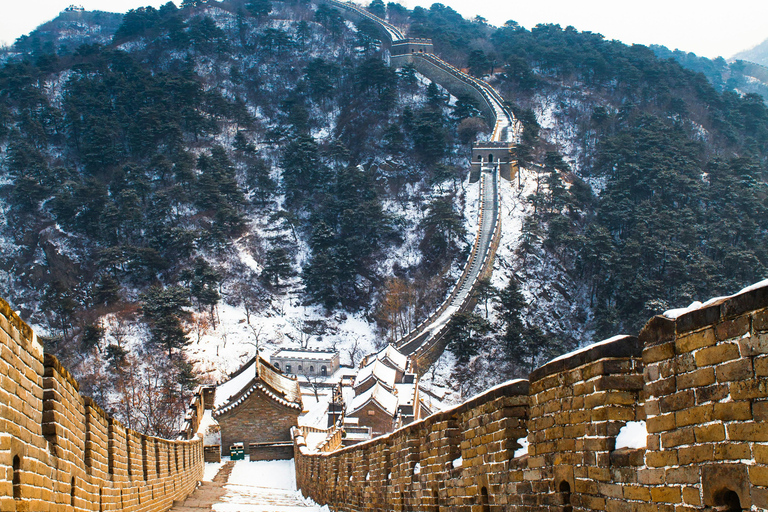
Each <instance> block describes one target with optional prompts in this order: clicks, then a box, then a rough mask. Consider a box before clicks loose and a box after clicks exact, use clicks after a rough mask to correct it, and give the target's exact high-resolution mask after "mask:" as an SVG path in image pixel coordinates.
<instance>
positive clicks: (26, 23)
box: [0, 0, 768, 58]
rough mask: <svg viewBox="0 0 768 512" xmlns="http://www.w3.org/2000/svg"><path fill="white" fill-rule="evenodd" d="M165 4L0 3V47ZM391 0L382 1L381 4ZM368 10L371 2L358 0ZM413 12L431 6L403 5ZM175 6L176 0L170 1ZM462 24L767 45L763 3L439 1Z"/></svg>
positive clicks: (121, 0)
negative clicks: (42, 31) (52, 25)
mask: <svg viewBox="0 0 768 512" xmlns="http://www.w3.org/2000/svg"><path fill="white" fill-rule="evenodd" d="M166 1H167V0H0V42H2V43H5V44H10V43H12V42H13V41H14V40H15V39H16V38H17V37H19V36H20V35H23V34H28V33H29V32H31V31H32V30H33V29H34V28H35V27H36V26H38V25H40V24H42V23H45V22H46V21H48V20H51V19H53V18H54V17H56V15H57V14H58V13H59V12H60V11H62V10H63V9H64V8H66V7H67V6H69V5H70V4H72V3H76V4H78V5H82V6H83V7H85V8H86V9H88V10H102V11H112V12H125V11H127V10H128V9H132V8H135V7H141V6H145V5H152V6H155V7H159V6H160V5H162V4H163V3H165V2H166ZM387 1H388V0H384V2H385V3H386V2H387ZM358 2H359V3H368V0H358ZM401 2H402V3H404V4H405V5H407V6H408V7H410V8H413V7H414V6H415V5H422V6H424V7H429V5H431V4H432V3H433V0H401ZM175 3H176V5H180V4H181V0H176V1H175ZM442 3H444V4H445V5H450V6H451V7H452V8H454V9H455V10H456V11H458V12H459V13H461V14H462V15H464V16H465V17H474V16H475V15H480V16H483V17H484V18H486V19H487V20H488V21H489V22H490V23H492V24H494V25H497V26H501V25H503V24H504V22H505V21H507V20H515V21H517V22H518V23H519V24H520V25H522V26H524V27H525V28H528V29H530V28H532V27H533V26H535V25H536V24H537V23H558V24H560V25H561V26H563V27H566V26H568V25H573V26H574V27H576V28H577V29H578V30H582V31H584V30H589V31H592V32H599V33H600V34H602V35H604V36H605V37H606V38H607V39H619V40H621V41H623V42H625V43H628V44H631V43H640V44H646V45H648V44H663V45H665V46H667V47H669V48H670V49H673V50H674V49H676V48H679V49H681V50H685V51H692V52H694V53H696V54H698V55H702V56H705V57H710V58H714V57H717V56H723V57H726V58H728V57H730V56H731V55H733V54H734V53H737V52H739V51H741V50H746V49H748V48H751V47H753V46H755V45H757V44H759V43H760V42H762V41H763V40H765V39H768V23H766V20H768V1H766V0H729V1H724V0H719V1H717V2H715V1H713V0H643V1H641V2H638V1H632V2H629V1H626V0H479V1H478V0H442Z"/></svg>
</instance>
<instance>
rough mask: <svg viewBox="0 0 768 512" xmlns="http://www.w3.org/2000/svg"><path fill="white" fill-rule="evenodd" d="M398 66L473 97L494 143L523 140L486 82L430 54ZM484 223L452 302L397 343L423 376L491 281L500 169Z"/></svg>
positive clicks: (352, 12)
mask: <svg viewBox="0 0 768 512" xmlns="http://www.w3.org/2000/svg"><path fill="white" fill-rule="evenodd" d="M325 1H326V2H327V3H328V4H330V5H332V6H334V7H338V8H340V9H341V10H342V11H341V12H342V13H343V14H344V15H346V16H347V17H349V18H351V19H353V20H359V19H361V18H366V19H369V20H371V21H373V22H374V23H376V24H377V26H379V28H380V29H381V32H382V34H384V35H385V37H386V38H387V39H388V40H389V43H390V44H392V43H396V42H398V41H399V42H404V41H405V40H406V38H405V36H404V34H403V32H402V31H400V30H399V29H398V28H397V27H394V26H393V25H392V24H390V23H388V22H387V21H385V20H383V19H381V18H379V17H377V16H375V15H373V14H371V13H369V12H368V11H366V10H365V9H364V8H362V7H360V6H358V5H356V4H353V3H351V2H341V1H339V0H325ZM390 63H391V64H392V65H393V66H398V67H399V66H403V65H405V64H406V63H411V64H413V65H414V66H415V67H416V69H417V70H418V71H419V72H420V73H422V74H423V75H425V76H426V77H427V78H429V79H431V80H433V81H434V82H436V83H439V84H440V85H442V86H443V87H445V88H446V89H447V90H448V91H449V92H451V93H452V94H454V95H457V94H468V95H470V96H471V97H473V98H474V99H475V100H476V101H477V102H478V104H479V105H480V106H481V110H482V112H483V114H484V115H485V117H486V119H487V120H488V121H489V123H490V125H491V126H493V132H492V136H491V142H499V141H509V142H516V141H517V140H518V139H519V133H520V130H521V128H520V125H519V123H518V122H517V120H516V119H515V117H514V115H513V114H512V112H511V111H510V110H509V108H507V107H506V105H505V104H504V100H503V99H502V97H501V95H500V94H499V93H498V92H497V91H496V90H495V89H494V88H493V87H491V86H490V85H488V84H487V83H486V82H484V81H483V80H480V79H478V78H475V77H473V76H470V75H468V74H466V73H464V72H462V71H461V70H459V69H458V68H456V67H454V66H452V65H451V64H449V63H447V62H445V61H444V60H442V59H440V58H439V57H437V56H436V55H433V54H430V53H411V54H404V55H397V56H395V55H393V56H391V57H390ZM481 179H482V184H481V187H482V192H481V208H480V219H479V222H478V230H477V236H476V237H475V243H474V244H473V246H472V251H471V253H470V256H469V258H468V260H467V262H466V263H465V265H464V271H463V272H462V275H461V277H460V278H459V280H458V281H457V283H456V285H455V286H454V287H453V289H452V290H451V292H450V293H449V295H448V297H447V298H446V299H445V301H443V303H442V304H441V305H440V306H438V308H437V309H436V310H435V311H434V312H433V313H432V314H431V315H430V316H429V317H428V318H427V319H426V320H424V321H423V322H421V323H420V324H419V325H418V326H416V327H415V328H414V329H413V330H411V332H409V333H408V334H406V335H405V336H403V338H401V339H400V340H398V341H396V342H395V345H396V346H397V347H398V349H399V350H400V351H401V352H403V353H404V354H406V355H409V356H411V359H412V360H413V362H414V366H415V368H416V371H417V373H419V374H423V373H424V372H425V371H426V370H427V369H428V368H429V367H430V366H431V365H432V363H433V362H434V361H436V360H437V359H438V358H439V357H440V355H441V354H442V352H443V350H444V349H445V345H446V343H447V340H446V338H445V335H446V333H447V331H448V324H449V322H450V319H451V318H452V317H453V315H455V314H456V313H459V312H463V311H468V310H471V309H472V308H473V307H474V305H475V301H476V299H475V297H474V290H475V288H476V286H477V283H478V281H479V280H480V279H481V278H483V277H485V276H489V275H490V273H491V271H492V269H493V259H494V257H495V254H496V249H497V248H498V244H499V240H500V237H501V216H500V213H501V212H500V209H499V169H498V168H494V167H488V168H485V169H484V172H482V177H481Z"/></svg>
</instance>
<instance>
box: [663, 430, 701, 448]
mask: <svg viewBox="0 0 768 512" xmlns="http://www.w3.org/2000/svg"><path fill="white" fill-rule="evenodd" d="M695 441H696V437H695V436H694V433H693V428H691V427H688V428H680V429H677V430H673V431H672V432H667V433H665V434H662V435H661V445H662V446H663V447H664V448H665V449H667V448H674V447H675V446H680V445H684V444H693V443H694V442H695Z"/></svg>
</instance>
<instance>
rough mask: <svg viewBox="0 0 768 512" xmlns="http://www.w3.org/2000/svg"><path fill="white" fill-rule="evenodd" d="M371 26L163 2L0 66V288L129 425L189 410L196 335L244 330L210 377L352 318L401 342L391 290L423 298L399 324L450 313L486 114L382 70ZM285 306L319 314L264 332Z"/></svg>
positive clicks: (154, 424) (310, 11)
mask: <svg viewBox="0 0 768 512" xmlns="http://www.w3.org/2000/svg"><path fill="white" fill-rule="evenodd" d="M372 31H373V29H372V28H371V27H370V26H366V25H364V24H361V26H360V27H355V26H354V25H352V24H348V23H346V22H344V20H343V19H342V18H341V17H340V15H339V13H338V12H337V11H335V10H333V9H329V8H328V7H326V6H320V7H317V6H314V5H310V4H308V3H302V2H293V3H275V4H270V3H269V2H237V1H233V2H223V3H217V2H212V3H205V2H185V5H184V6H183V7H182V8H181V9H179V8H177V7H176V6H175V5H174V4H172V3H168V4H166V5H165V6H163V7H162V8H160V9H153V8H145V9H138V10H135V11H131V12H129V13H127V14H126V15H125V17H124V18H123V21H122V23H121V25H120V26H119V27H118V28H117V29H116V31H115V33H114V38H113V40H112V42H110V43H109V44H107V45H98V44H84V45H81V46H79V47H78V48H77V49H76V50H75V51H74V52H71V53H70V52H62V53H61V54H58V53H48V52H46V48H45V46H44V45H43V46H40V47H36V48H34V49H33V50H32V51H30V52H27V53H25V54H23V55H22V56H20V57H17V58H12V59H11V60H10V61H9V62H8V63H6V65H5V66H4V67H3V69H2V70H0V95H2V98H3V105H4V108H3V110H2V131H1V132H0V136H1V137H2V140H1V142H2V150H3V157H4V159H3V162H4V165H3V175H4V178H5V179H4V186H3V189H2V197H3V200H4V203H5V205H6V207H5V208H4V220H5V222H4V223H3V233H2V235H3V253H2V267H3V271H4V278H3V280H2V281H3V285H2V288H3V289H2V294H3V296H5V297H8V298H9V299H10V300H11V301H12V303H13V304H14V306H15V307H16V308H18V309H21V311H22V314H23V315H24V316H25V317H26V318H30V319H31V320H32V321H33V322H34V323H35V324H36V325H37V326H38V329H39V330H40V331H41V332H42V333H43V334H46V333H47V335H46V336H45V337H44V338H43V341H44V343H45V344H46V346H47V347H48V349H49V350H51V351H53V353H55V354H57V355H58V356H59V357H60V358H62V359H64V361H65V363H66V364H67V366H68V367H70V368H73V369H75V371H76V373H77V374H78V377H79V378H80V381H81V384H83V386H84V388H85V391H86V393H88V394H95V395H98V398H99V401H100V403H103V404H112V406H113V407H114V408H115V411H113V412H116V413H118V414H121V415H122V417H123V418H124V420H125V421H126V422H127V423H128V424H129V425H137V426H141V427H142V428H144V429H147V428H149V429H154V430H155V431H159V430H162V429H163V428H168V426H167V425H161V424H160V423H159V422H161V421H163V420H167V419H168V418H170V417H173V415H171V414H163V411H155V412H154V413H153V414H150V413H149V412H147V411H146V410H145V409H142V408H141V407H135V404H132V402H133V401H139V402H141V403H142V404H143V403H147V400H150V397H153V394H154V395H156V396H154V398H151V400H155V401H156V402H157V403H162V404H169V407H170V406H173V407H176V408H178V406H179V405H180V404H183V394H184V392H186V391H183V392H181V393H179V391H178V390H179V389H180V388H179V386H181V389H186V390H188V389H189V387H190V386H191V385H193V383H194V381H195V379H196V378H197V377H196V375H195V373H196V372H195V368H193V365H192V363H201V364H202V360H201V359H200V358H198V357H193V356H192V355H190V354H189V352H187V353H186V354H187V355H185V352H184V351H182V349H183V348H184V347H185V346H186V345H188V344H189V343H190V342H191V341H196V342H197V346H198V347H200V350H207V349H206V347H205V343H204V341H205V339H206V338H205V336H213V337H216V338H218V339H219V340H223V345H222V348H225V347H226V346H227V336H228V335H229V336H231V337H234V334H232V333H231V332H230V331H227V329H230V330H234V329H235V328H237V329H238V332H239V333H240V334H238V335H239V336H240V338H243V336H244V335H243V334H242V333H243V332H245V339H237V340H232V339H230V342H232V341H237V342H238V343H239V349H238V352H236V353H235V354H234V355H233V354H232V353H228V357H229V358H230V359H232V360H230V361H226V363H227V366H224V367H221V366H220V367H217V368H212V369H210V368H209V369H210V370H212V371H213V373H212V374H211V375H209V376H208V377H207V378H209V379H213V378H219V377H220V376H221V375H222V374H223V373H224V372H226V371H232V370H234V369H237V367H238V365H239V364H240V363H239V359H238V358H239V357H245V356H248V355H249V354H247V353H244V352H243V351H244V350H245V352H248V351H250V353H251V354H252V352H253V350H255V348H256V346H258V345H260V344H261V345H263V347H262V348H264V347H267V346H269V344H270V343H272V344H274V343H282V342H285V343H288V342H291V341H293V342H296V343H302V344H306V343H307V342H308V341H309V339H310V338H312V339H313V340H314V339H317V341H319V340H321V339H322V336H323V334H325V332H326V331H327V330H328V329H334V328H338V325H339V324H340V323H342V322H343V321H344V316H345V315H346V314H347V313H348V314H352V315H356V318H361V317H362V318H368V322H369V323H371V324H375V318H380V319H381V326H382V329H383V330H384V331H386V330H388V329H397V328H407V327H408V326H407V325H400V326H395V325H390V324H389V322H390V319H389V317H388V316H387V313H386V311H385V309H386V308H382V307H380V306H379V304H380V303H384V302H386V295H387V293H388V292H387V290H389V288H388V286H389V287H390V288H393V283H399V284H400V285H407V286H408V287H409V288H411V289H414V290H418V292H415V293H413V294H412V296H411V297H412V298H411V304H412V311H411V312H410V317H411V318H410V319H409V321H408V322H407V323H409V322H415V321H418V320H420V319H421V318H423V317H424V316H426V315H428V314H429V313H430V312H431V310H432V309H433V308H434V304H435V303H438V302H439V301H440V300H442V298H443V295H444V293H445V290H446V289H447V287H448V286H449V285H450V283H451V280H452V279H453V278H452V277H451V276H450V275H447V276H445V277H444V274H446V272H453V273H454V274H455V273H457V272H458V270H459V267H458V265H459V260H460V259H461V258H462V257H465V255H466V254H467V252H466V251H467V247H468V243H467V240H466V239H465V231H464V226H463V217H462V209H463V197H464V196H463V190H462V188H461V187H459V183H460V182H461V180H462V179H463V170H464V168H465V167H466V165H465V163H464V162H465V161H466V159H467V149H468V146H467V144H466V143H467V141H466V140H464V141H462V140H460V139H459V137H458V135H457V128H458V126H459V124H460V122H461V121H462V120H463V119H465V118H467V117H470V116H472V115H473V113H476V109H474V107H472V106H471V105H469V104H468V103H466V102H462V103H460V104H459V105H458V107H457V108H454V107H451V106H449V104H448V96H447V95H446V94H445V93H444V92H443V91H442V90H441V89H439V88H438V87H437V86H435V85H434V84H431V83H427V82H424V81H420V78H419V77H418V76H417V75H416V74H415V72H414V71H413V69H404V70H401V71H396V70H394V69H392V68H390V67H388V66H386V64H385V63H384V61H383V60H382V58H381V56H380V54H379V52H380V51H381V48H380V43H379V41H377V40H376V39H375V38H374V37H373V32H372ZM25 42H26V40H25ZM476 131H477V127H476V128H475V132H476ZM465 132H466V130H465ZM465 136H466V135H465ZM403 254H407V255H409V256H408V257H402V255H403ZM393 293H394V292H393ZM286 308H293V309H306V310H307V311H309V314H306V315H304V316H298V317H295V318H290V315H288V316H286V318H288V321H289V322H294V324H295V325H286V322H284V323H283V329H284V330H285V332H271V331H272V329H270V328H269V327H267V328H266V329H265V326H264V325H263V324H262V323H261V322H260V321H257V320H256V318H270V317H271V318H275V317H282V316H285V315H287V313H286ZM379 311H381V312H380V313H379ZM323 312H325V314H326V315H327V317H326V318H327V319H326V318H324V317H323V315H322V313H323ZM233 315H236V316H237V318H235V317H234V316H233ZM254 317H255V318H254ZM241 318H242V322H243V324H242V325H240V326H238V324H237V321H239V320H240V319H241ZM265 321H266V320H265ZM222 322H223V323H225V324H226V325H225V326H222V325H221V323H222ZM232 324H234V326H233V325H232ZM246 325H247V326H248V328H247V329H246V327H245V326H246ZM368 330H370V328H368ZM268 331H270V332H268ZM249 333H250V334H249ZM284 336H288V338H287V339H285V338H284ZM281 340H283V341H281ZM201 342H202V343H201ZM330 342H332V343H333V344H334V345H335V344H336V343H337V342H338V341H336V340H331V341H330ZM249 347H250V348H249ZM364 349H365V350H369V349H370V347H369V346H368V345H366V346H365V347H364V346H363V345H362V344H360V345H359V347H358V344H357V342H356V343H355V349H354V351H353V352H352V353H350V354H348V357H349V359H350V361H348V362H352V363H354V362H356V359H359V357H361V356H362V355H363V354H362V351H363V350H364ZM213 351H214V352H215V356H219V353H218V352H219V347H218V345H217V346H216V347H215V348H213ZM201 357H202V356H201ZM221 357H222V358H225V357H227V356H226V355H225V354H224V353H222V354H221ZM203 366H204V365H203ZM197 370H198V371H205V370H206V368H205V367H201V366H200V365H198V367H197ZM201 377H202V378H206V377H205V375H201ZM174 390H176V391H174ZM140 394H141V395H142V396H138V395H140ZM144 395H146V396H144ZM174 397H175V398H174ZM158 398H164V399H163V400H158ZM171 398H173V399H171ZM144 413H146V414H147V415H150V416H152V417H151V418H147V417H143V416H141V414H144ZM132 415H133V416H136V417H133V416H132ZM176 417H178V416H176ZM137 422H138V423H137Z"/></svg>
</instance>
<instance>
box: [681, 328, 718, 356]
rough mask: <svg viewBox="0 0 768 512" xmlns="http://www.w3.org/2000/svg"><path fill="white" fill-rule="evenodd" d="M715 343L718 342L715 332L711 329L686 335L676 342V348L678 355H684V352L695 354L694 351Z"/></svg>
mask: <svg viewBox="0 0 768 512" xmlns="http://www.w3.org/2000/svg"><path fill="white" fill-rule="evenodd" d="M715 343H717V340H716V339H715V330H714V329H712V328H709V329H704V330H702V331H698V332H693V333H691V334H686V335H685V336H679V337H678V338H677V339H676V340H675V347H676V351H677V353H679V354H682V353H683V352H693V351H694V350H697V349H700V348H703V347H709V346H711V345H714V344H715Z"/></svg>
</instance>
